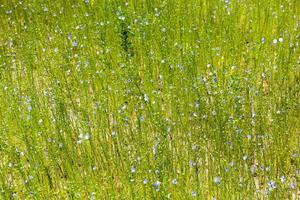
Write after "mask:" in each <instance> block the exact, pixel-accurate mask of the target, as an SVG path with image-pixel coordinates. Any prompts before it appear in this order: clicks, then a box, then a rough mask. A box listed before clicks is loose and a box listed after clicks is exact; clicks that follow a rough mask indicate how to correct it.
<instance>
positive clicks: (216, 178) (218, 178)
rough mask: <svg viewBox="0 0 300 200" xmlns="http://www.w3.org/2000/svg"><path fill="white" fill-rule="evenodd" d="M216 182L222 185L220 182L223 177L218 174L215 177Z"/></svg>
mask: <svg viewBox="0 0 300 200" xmlns="http://www.w3.org/2000/svg"><path fill="white" fill-rule="evenodd" d="M214 183H215V184H217V185H220V183H221V178H220V176H216V177H215V178H214Z"/></svg>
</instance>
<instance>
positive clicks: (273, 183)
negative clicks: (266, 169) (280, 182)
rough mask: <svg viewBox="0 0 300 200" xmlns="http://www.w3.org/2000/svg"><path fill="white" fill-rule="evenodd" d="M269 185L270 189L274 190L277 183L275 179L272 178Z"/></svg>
mask: <svg viewBox="0 0 300 200" xmlns="http://www.w3.org/2000/svg"><path fill="white" fill-rule="evenodd" d="M268 186H269V188H268V189H269V191H273V190H274V189H275V188H276V184H275V182H274V181H273V180H270V181H269V182H268Z"/></svg>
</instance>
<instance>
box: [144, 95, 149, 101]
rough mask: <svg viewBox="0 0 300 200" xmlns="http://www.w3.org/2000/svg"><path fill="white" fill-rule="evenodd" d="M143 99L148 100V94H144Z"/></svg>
mask: <svg viewBox="0 0 300 200" xmlns="http://www.w3.org/2000/svg"><path fill="white" fill-rule="evenodd" d="M144 101H145V102H148V101H149V96H148V95H147V94H144Z"/></svg>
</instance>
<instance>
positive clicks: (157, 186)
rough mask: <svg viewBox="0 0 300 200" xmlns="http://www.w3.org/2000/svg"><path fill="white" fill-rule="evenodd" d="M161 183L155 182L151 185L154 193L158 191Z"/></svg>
mask: <svg viewBox="0 0 300 200" xmlns="http://www.w3.org/2000/svg"><path fill="white" fill-rule="evenodd" d="M160 184H161V182H160V181H155V182H154V183H153V187H154V188H155V190H156V192H158V191H159V186H160Z"/></svg>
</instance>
